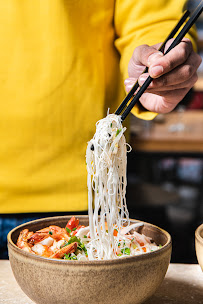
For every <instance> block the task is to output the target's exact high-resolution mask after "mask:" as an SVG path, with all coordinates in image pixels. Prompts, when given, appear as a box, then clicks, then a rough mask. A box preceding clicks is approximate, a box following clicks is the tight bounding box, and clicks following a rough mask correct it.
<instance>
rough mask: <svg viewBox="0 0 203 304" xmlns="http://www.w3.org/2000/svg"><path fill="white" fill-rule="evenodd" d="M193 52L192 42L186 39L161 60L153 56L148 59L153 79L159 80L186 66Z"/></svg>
mask: <svg viewBox="0 0 203 304" xmlns="http://www.w3.org/2000/svg"><path fill="white" fill-rule="evenodd" d="M170 42H171V41H170ZM193 52H194V51H193V47H192V43H191V41H190V40H189V39H186V38H184V39H183V40H182V41H181V42H180V43H179V44H178V45H177V46H176V47H174V48H173V49H172V50H171V51H170V52H169V53H168V54H166V55H165V56H163V57H161V58H154V57H153V56H151V57H150V58H149V59H148V61H149V74H150V76H151V77H152V78H157V77H160V76H161V75H163V74H167V73H168V72H170V71H172V70H173V69H175V68H176V67H178V66H180V65H182V64H184V63H185V62H186V61H187V59H188V58H189V57H190V55H191V53H193Z"/></svg>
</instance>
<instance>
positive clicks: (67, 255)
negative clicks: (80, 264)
mask: <svg viewBox="0 0 203 304" xmlns="http://www.w3.org/2000/svg"><path fill="white" fill-rule="evenodd" d="M64 258H65V260H77V259H78V258H77V256H76V255H75V254H72V255H71V254H70V253H69V254H66V253H65V255H64Z"/></svg>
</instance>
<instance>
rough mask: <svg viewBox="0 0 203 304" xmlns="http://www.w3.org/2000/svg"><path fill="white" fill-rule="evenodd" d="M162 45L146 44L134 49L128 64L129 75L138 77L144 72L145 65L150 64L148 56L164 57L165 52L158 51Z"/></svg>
mask: <svg viewBox="0 0 203 304" xmlns="http://www.w3.org/2000/svg"><path fill="white" fill-rule="evenodd" d="M160 45H161V43H159V44H156V45H154V46H148V45H145V44H144V45H140V46H138V47H137V48H136V49H135V50H134V52H133V55H132V57H131V59H130V61H129V65H128V74H129V77H138V76H139V75H140V74H141V73H143V71H144V69H145V67H146V66H149V64H148V58H149V57H150V56H151V55H154V57H155V58H156V57H157V58H160V56H161V57H163V54H162V53H161V52H159V51H158V48H159V47H160Z"/></svg>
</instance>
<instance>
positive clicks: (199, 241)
mask: <svg viewBox="0 0 203 304" xmlns="http://www.w3.org/2000/svg"><path fill="white" fill-rule="evenodd" d="M195 249H196V255H197V260H198V263H199V265H200V266H201V268H202V271H203V224H202V225H200V226H199V227H198V228H197V229H196V231H195Z"/></svg>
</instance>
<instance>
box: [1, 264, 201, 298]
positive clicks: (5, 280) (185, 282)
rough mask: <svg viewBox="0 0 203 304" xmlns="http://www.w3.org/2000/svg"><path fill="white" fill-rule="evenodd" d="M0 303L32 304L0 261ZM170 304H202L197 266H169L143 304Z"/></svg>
mask: <svg viewBox="0 0 203 304" xmlns="http://www.w3.org/2000/svg"><path fill="white" fill-rule="evenodd" d="M109 295H110V292H109ZM110 302H111V301H110V300H109V303H110ZM0 303H2V304H33V302H32V301H31V300H30V299H29V298H28V297H27V296H26V295H25V294H24V293H23V291H22V290H21V289H20V287H19V286H18V284H17V282H16V281H15V278H14V276H13V273H12V270H11V267H10V263H9V261H5V260H2V261H0ZM172 303H173V304H203V272H202V271H201V269H200V266H199V265H197V264H195V265H186V264H170V266H169V269H168V272H167V274H166V277H165V279H164V281H163V283H162V285H161V286H160V287H159V289H158V290H157V291H156V293H155V294H154V295H153V296H152V297H151V298H150V299H149V300H147V301H146V302H145V304H172ZM95 304H96V302H95ZM104 304H105V303H104ZM126 304H128V303H126Z"/></svg>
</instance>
